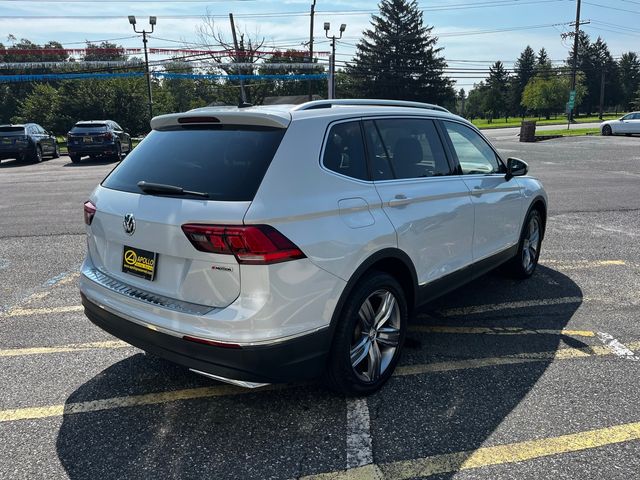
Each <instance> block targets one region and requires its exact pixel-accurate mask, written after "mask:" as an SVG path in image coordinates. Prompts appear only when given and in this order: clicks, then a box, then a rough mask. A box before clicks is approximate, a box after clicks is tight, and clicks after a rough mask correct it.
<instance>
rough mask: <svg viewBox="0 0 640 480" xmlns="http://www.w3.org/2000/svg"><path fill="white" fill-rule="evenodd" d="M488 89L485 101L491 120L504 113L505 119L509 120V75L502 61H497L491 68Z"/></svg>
mask: <svg viewBox="0 0 640 480" xmlns="http://www.w3.org/2000/svg"><path fill="white" fill-rule="evenodd" d="M487 87H488V91H487V96H486V99H485V101H486V109H487V110H488V111H489V112H490V114H491V119H493V118H497V117H498V116H500V114H501V113H504V114H505V118H507V104H508V92H509V74H508V73H507V71H506V70H505V68H504V65H503V63H502V62H501V61H497V62H496V63H494V64H493V65H492V66H491V67H489V77H488V78H487ZM505 121H506V120H505Z"/></svg>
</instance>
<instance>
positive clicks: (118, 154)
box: [113, 142, 122, 162]
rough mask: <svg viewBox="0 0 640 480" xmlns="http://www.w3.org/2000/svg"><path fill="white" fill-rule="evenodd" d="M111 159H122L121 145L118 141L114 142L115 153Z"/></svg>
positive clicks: (117, 160)
mask: <svg viewBox="0 0 640 480" xmlns="http://www.w3.org/2000/svg"><path fill="white" fill-rule="evenodd" d="M113 159H114V160H115V161H116V162H119V161H120V160H122V145H121V144H120V143H119V142H118V143H116V153H114V154H113Z"/></svg>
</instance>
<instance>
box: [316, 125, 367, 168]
mask: <svg viewBox="0 0 640 480" xmlns="http://www.w3.org/2000/svg"><path fill="white" fill-rule="evenodd" d="M322 163H323V164H324V166H325V167H327V168H328V169H329V170H331V171H333V172H337V173H340V174H342V175H346V176H347V177H352V178H358V179H360V180H368V179H369V175H368V173H367V162H366V158H365V153H364V145H363V143H362V132H361V130H360V122H344V123H338V124H336V125H334V126H332V127H331V130H329V136H328V138H327V145H326V146H325V148H324V156H323V158H322Z"/></svg>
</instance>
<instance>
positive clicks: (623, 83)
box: [618, 52, 640, 110]
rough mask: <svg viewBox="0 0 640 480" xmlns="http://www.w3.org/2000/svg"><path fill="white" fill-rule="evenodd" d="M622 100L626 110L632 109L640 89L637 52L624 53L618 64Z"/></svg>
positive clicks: (639, 61) (639, 66) (639, 62)
mask: <svg viewBox="0 0 640 480" xmlns="http://www.w3.org/2000/svg"><path fill="white" fill-rule="evenodd" d="M618 71H619V75H620V97H621V98H620V100H621V103H622V106H623V108H624V109H625V110H627V109H631V108H633V107H632V103H633V101H634V99H635V93H636V91H637V90H638V88H640V59H639V58H638V54H636V53H635V52H627V53H623V54H622V57H621V58H620V61H619V62H618Z"/></svg>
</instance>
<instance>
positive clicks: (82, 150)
mask: <svg viewBox="0 0 640 480" xmlns="http://www.w3.org/2000/svg"><path fill="white" fill-rule="evenodd" d="M67 151H68V152H69V155H108V154H115V153H116V151H117V149H116V144H115V143H106V144H97V145H67Z"/></svg>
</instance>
